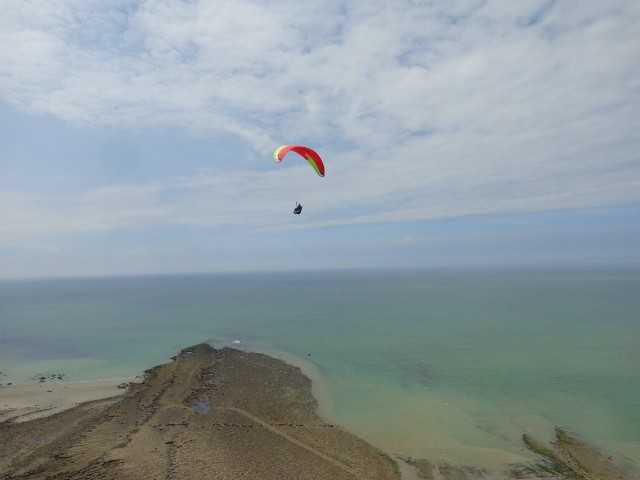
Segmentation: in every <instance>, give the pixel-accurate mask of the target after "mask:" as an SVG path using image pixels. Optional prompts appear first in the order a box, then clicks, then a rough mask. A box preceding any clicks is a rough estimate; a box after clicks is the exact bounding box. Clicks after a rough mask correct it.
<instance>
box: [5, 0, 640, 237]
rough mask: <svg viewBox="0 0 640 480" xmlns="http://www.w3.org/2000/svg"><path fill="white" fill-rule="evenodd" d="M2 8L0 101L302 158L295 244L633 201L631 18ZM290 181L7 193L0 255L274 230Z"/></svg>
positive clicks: (340, 7)
mask: <svg viewBox="0 0 640 480" xmlns="http://www.w3.org/2000/svg"><path fill="white" fill-rule="evenodd" d="M0 9H2V11H3V12H6V13H4V14H3V17H2V20H0V22H1V23H0V41H1V42H2V44H3V45H5V46H10V48H3V49H1V50H0V98H1V99H3V100H4V101H6V102H9V103H11V104H13V105H16V106H18V107H19V108H23V109H28V110H31V111H36V112H47V113H51V114H53V115H55V116H57V117H59V118H62V119H64V120H67V121H70V122H74V123H78V124H83V125H92V126H96V125H97V126H99V125H110V126H119V127H122V128H127V127H135V128H137V129H143V128H145V127H148V126H157V125H162V126H170V127H175V128H177V129H186V130H190V131H193V132H197V133H198V134H200V135H220V134H221V133H227V134H231V135H237V136H240V137H242V138H244V139H245V140H246V141H248V142H249V143H251V145H253V146H254V148H255V149H256V151H257V152H258V154H257V156H260V157H262V156H268V155H270V152H271V150H272V149H273V147H274V146H277V145H278V144H279V143H280V142H285V141H296V142H297V141H305V142H310V143H312V144H314V145H316V146H317V147H318V148H319V149H320V150H321V151H322V153H323V155H324V156H325V157H326V158H327V160H328V165H327V171H328V173H327V178H325V179H322V180H321V183H320V182H316V183H309V184H305V188H304V193H305V195H306V198H308V199H310V200H307V201H311V204H312V205H313V207H314V208H315V209H316V211H317V213H318V217H317V218H318V220H317V221H316V222H315V223H309V224H305V225H316V226H323V225H340V224H354V223H362V222H389V221H409V220H420V219H432V218H441V217H447V216H457V215H467V214H475V213H495V212H517V211H535V210H549V209H555V208H567V207H572V208H581V207H590V206H599V205H613V204H625V203H633V202H638V201H640V193H639V192H640V188H638V187H639V186H640V185H639V183H640V155H639V154H638V152H639V151H640V137H638V135H637V131H638V129H639V128H640V80H639V79H640V49H638V47H637V45H638V39H639V38H640V27H638V25H640V7H639V6H638V5H636V4H635V3H634V2H628V1H624V0H619V1H612V2H606V3H603V2H595V1H586V2H580V4H578V5H577V4H575V3H574V2H565V1H555V2H550V1H542V0H541V1H537V2H529V3H527V4H522V3H514V2H506V1H498V0H494V1H484V2H483V1H460V2H453V3H449V4H447V5H446V6H444V5H443V4H441V3H439V2H414V1H410V0H406V1H405V0H403V1H395V2H382V1H380V2H371V1H366V2H365V1H361V2H357V1H356V2H348V3H340V2H329V3H326V2H315V1H312V2H294V1H283V2H276V3H274V2H261V1H243V2H233V1H191V2H176V1H168V0H148V1H139V2H137V1H133V0H119V1H116V2H106V3H105V2H101V1H97V0H94V1H86V0H55V1H44V0H42V1H37V0H32V1H21V2H15V1H11V0H0ZM221 161H222V160H221ZM223 161H224V162H228V161H229V160H228V159H223ZM292 171H295V169H293V170H292ZM278 173H280V172H279V171H278ZM293 175H294V176H295V173H294V174H293ZM286 181H288V179H283V177H282V176H281V175H276V174H272V173H270V172H261V171H256V172H253V171H244V170H240V171H235V172H231V171H228V170H225V172H224V174H222V173H221V171H220V170H216V167H215V165H214V166H213V167H212V170H211V171H209V172H200V173H198V172H185V175H184V178H182V179H179V180H178V181H177V185H167V184H164V183H161V182H159V183H154V182H149V183H146V184H142V185H124V186H122V185H120V186H118V185H114V186H113V187H112V188H111V189H109V190H105V189H103V190H99V191H96V190H91V189H90V188H89V187H87V188H86V189H85V193H83V194H75V196H74V195H71V194H70V195H69V196H67V197H64V198H58V199H49V198H44V197H42V196H40V195H39V193H38V192H13V193H12V192H7V193H6V194H5V196H6V197H7V201H10V202H12V204H14V203H17V205H16V207H15V208H16V210H15V211H16V212H20V215H17V214H14V213H9V214H7V213H4V212H3V213H4V215H8V216H9V217H10V218H5V222H4V229H5V234H4V235H8V237H7V236H4V238H5V240H6V239H7V238H11V237H12V236H15V238H16V241H18V237H19V238H23V237H24V235H21V234H18V233H15V232H25V231H29V234H30V235H34V234H36V233H39V234H42V235H46V234H48V233H53V232H59V233H65V232H72V231H85V230H91V229H101V228H104V229H117V228H130V227H131V226H134V225H138V226H140V225H145V224H149V225H152V224H162V223H166V224H189V225H194V226H200V227H210V228H229V226H233V227H234V228H240V227H242V226H243V225H251V226H253V228H272V229H278V228H290V227H289V226H288V225H285V224H284V223H283V221H281V220H279V217H278V212H279V209H281V208H284V205H281V203H280V202H282V200H281V197H280V196H279V195H278V193H279V192H282V191H283V190H286V189H287V188H288V187H287V184H286V183H284V182H286ZM198 182H204V183H208V184H209V188H208V189H206V190H203V189H200V188H198V187H197V185H196V184H197V183H198ZM256 199H260V201H257V200H256ZM316 199H317V200H316ZM287 201H289V199H287ZM314 202H316V204H315V205H314ZM78 205H82V206H81V207H80V206H78ZM344 205H349V206H350V208H349V209H344ZM194 206H195V208H194ZM286 208H288V207H286ZM210 212H215V213H213V214H211V213H210ZM246 212H249V213H246ZM70 213H71V214H70ZM24 218H27V219H28V220H27V221H25V222H24V223H25V224H27V225H28V226H26V227H24V228H21V227H20V226H19V224H18V222H20V221H21V220H19V219H24ZM25 229H26V230H25ZM9 232H14V233H11V234H10V233H9ZM7 241H8V240H7Z"/></svg>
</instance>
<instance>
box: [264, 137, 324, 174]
mask: <svg viewBox="0 0 640 480" xmlns="http://www.w3.org/2000/svg"><path fill="white" fill-rule="evenodd" d="M289 151H293V152H296V153H297V154H298V155H300V156H301V157H302V158H304V159H306V160H307V162H309V165H311V166H312V167H313V169H314V170H315V171H316V173H317V174H318V175H320V176H321V177H324V163H322V159H321V158H320V155H318V154H317V153H316V152H315V151H313V150H311V149H310V148H309V147H303V146H301V145H283V146H282V147H279V148H277V149H276V151H275V152H273V159H274V160H275V161H276V162H278V163H281V162H282V160H283V159H284V156H285V155H286V154H287V153H288V152H289Z"/></svg>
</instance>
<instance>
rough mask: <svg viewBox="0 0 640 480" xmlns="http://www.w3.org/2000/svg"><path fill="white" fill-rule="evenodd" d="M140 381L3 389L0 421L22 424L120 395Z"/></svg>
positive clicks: (56, 382)
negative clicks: (83, 404) (127, 386)
mask: <svg viewBox="0 0 640 480" xmlns="http://www.w3.org/2000/svg"><path fill="white" fill-rule="evenodd" d="M140 381H142V378H141V377H137V378H136V377H130V378H115V379H106V380H92V381H66V380H54V381H50V382H44V383H37V384H33V385H18V386H16V385H9V386H4V387H1V388H0V422H4V421H7V420H11V421H13V422H24V421H27V420H32V419H34V418H41V417H43V416H46V415H52V414H54V413H58V412H62V411H63V410H66V409H68V408H71V407H74V406H76V405H79V404H81V403H84V402H90V401H92V400H100V399H104V398H111V397H115V396H118V395H122V394H123V393H124V388H123V387H125V386H126V385H128V384H129V383H132V382H134V383H137V382H140Z"/></svg>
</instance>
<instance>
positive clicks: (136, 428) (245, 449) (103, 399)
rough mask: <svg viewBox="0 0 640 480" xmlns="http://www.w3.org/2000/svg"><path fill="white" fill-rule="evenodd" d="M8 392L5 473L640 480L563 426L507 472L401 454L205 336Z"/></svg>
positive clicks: (284, 374)
mask: <svg viewBox="0 0 640 480" xmlns="http://www.w3.org/2000/svg"><path fill="white" fill-rule="evenodd" d="M0 395H1V397H2V401H0V409H1V410H2V411H0V415H1V416H0V419H2V423H0V475H1V476H2V478H20V479H44V478H51V479H116V478H117V479H132V480H133V479H145V480H149V479H203V478H207V479H300V480H306V479H309V480H311V479H335V480H341V479H371V480H378V479H380V480H386V479H400V478H402V479H403V480H417V479H432V480H473V479H485V480H486V479H506V478H522V479H541V478H545V479H574V480H575V479H584V480H592V479H599V480H614V479H615V480H620V479H628V480H634V479H640V475H638V473H637V471H636V470H631V469H630V468H629V466H628V465H621V464H620V463H618V462H617V461H616V460H615V459H613V458H612V457H610V456H605V455H603V454H601V453H600V452H598V451H596V450H595V449H593V448H592V447H591V446H589V445H588V444H586V443H585V442H583V441H581V440H580V439H578V438H576V437H575V436H572V435H570V434H569V433H568V432H566V431H564V430H558V431H557V436H556V441H555V442H554V443H553V444H551V445H548V446H547V445H544V444H541V443H539V442H537V441H536V440H535V439H533V438H531V437H528V436H524V437H523V448H524V447H526V448H529V449H530V450H531V451H533V452H535V453H536V454H537V455H538V456H539V461H538V462H535V463H533V464H531V465H514V466H511V467H510V468H508V469H505V471H504V472H499V473H498V472H486V471H484V470H482V469H480V468H478V467H475V466H464V465H463V466H461V465H449V464H442V463H440V464H439V463H435V462H430V461H429V460H427V459H410V458H405V459H401V458H400V457H396V456H393V455H389V454H386V453H384V452H381V451H379V450H377V449H376V448H374V447H372V446H371V445H369V444H368V443H366V442H365V441H363V440H362V439H360V438H358V437H356V436H354V435H352V434H350V433H349V432H347V431H345V430H344V429H342V428H340V427H339V426H338V425H335V424H332V423H328V422H326V421H325V420H323V419H322V418H321V417H320V416H318V414H317V413H316V412H317V408H318V405H317V402H316V399H315V398H314V397H313V395H312V390H311V381H310V380H309V378H308V377H306V376H305V375H303V373H302V372H301V370H300V369H299V368H298V367H295V366H292V365H290V364H287V363H285V362H283V361H281V360H278V359H275V358H272V357H269V356H266V355H263V354H258V353H247V352H243V351H240V350H235V349H231V348H225V349H222V350H215V349H213V348H211V347H210V346H208V345H205V344H203V345H197V346H194V347H190V348H188V349H185V350H183V351H182V352H181V353H180V355H178V356H177V357H175V358H174V359H173V361H171V362H169V363H167V364H164V365H160V366H157V367H155V368H153V369H151V370H149V371H147V372H146V373H145V375H144V378H140V379H137V380H136V382H128V383H125V384H123V383H120V382H116V381H111V382H108V381H107V382H86V383H85V384H79V385H78V384H73V385H72V384H65V383H64V382H62V383H56V384H44V385H33V386H29V387H12V388H11V389H6V388H3V389H2V390H0ZM65 395H66V396H65ZM88 399H92V400H91V401H84V400H88ZM81 401H82V402H83V403H79V402H81ZM34 402H37V403H34ZM47 402H49V403H47ZM78 403H79V404H78ZM3 405H4V407H3ZM74 405H75V406H74ZM53 412H56V413H54V414H52V413H53ZM44 415H46V416H44Z"/></svg>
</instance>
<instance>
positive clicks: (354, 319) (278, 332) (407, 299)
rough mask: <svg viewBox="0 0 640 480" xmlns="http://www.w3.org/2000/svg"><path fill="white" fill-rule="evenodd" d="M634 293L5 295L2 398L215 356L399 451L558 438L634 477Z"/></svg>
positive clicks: (460, 284)
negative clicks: (572, 437) (277, 382)
mask: <svg viewBox="0 0 640 480" xmlns="http://www.w3.org/2000/svg"><path fill="white" fill-rule="evenodd" d="M639 293H640V270H637V269H636V270H634V269H528V270H525V269H521V270H516V269H510V270H509V269H504V270H490V269H483V270H431V271H426V270H425V271H418V270H414V271H400V270H397V271H395V270H385V271H382V270H380V271H373V270H372V271H331V272H297V273H273V274H266V273H263V274H248V273H247V274H225V275H201V276H167V277H139V278H102V279H82V280H41V281H19V282H2V283H0V321H1V323H0V371H2V376H0V383H7V382H13V383H15V384H20V383H28V382H31V381H34V380H35V378H37V377H38V376H40V375H46V374H52V373H64V374H66V375H67V376H69V377H70V378H72V379H74V378H75V379H96V378H113V377H125V376H130V375H136V374H139V373H141V372H142V371H143V370H144V369H146V368H148V367H150V366H152V365H155V364H158V363H161V362H164V361H166V360H167V359H168V358H169V357H171V356H172V355H174V354H176V353H177V352H178V351H179V350H180V349H181V348H183V347H185V346H188V345H191V344H194V343H198V342H202V341H213V342H214V343H216V344H218V345H221V344H225V343H226V344H233V345H236V346H243V347H245V348H252V349H257V350H261V351H264V352H267V353H271V354H273V355H282V356H285V357H286V358H292V357H293V358H295V359H298V360H299V361H300V362H306V363H307V364H309V365H311V366H312V367H313V369H311V370H310V372H311V374H312V375H314V378H315V380H316V382H317V383H318V384H320V383H322V385H324V387H325V388H324V390H323V392H322V393H319V395H320V397H321V401H322V403H323V410H322V411H323V414H325V415H326V416H331V417H333V419H335V420H336V421H338V422H340V423H341V424H342V425H344V426H345V427H346V428H348V429H350V430H352V431H353V432H354V433H356V434H358V435H360V436H362V437H364V438H366V439H367V440H369V441H370V442H372V443H373V444H375V445H377V446H379V447H381V448H384V449H386V450H388V451H390V452H394V453H399V454H404V455H411V456H424V457H428V458H432V459H439V460H447V461H451V462H455V463H476V464H482V465H485V466H488V467H491V466H498V465H504V464H506V463H512V462H518V461H522V460H523V459H525V460H526V459H527V458H531V457H530V456H529V454H528V453H527V452H525V451H523V450H522V446H521V442H520V438H521V435H522V433H524V432H530V433H532V434H534V435H536V436H537V437H539V438H540V439H542V440H550V439H551V438H552V434H553V427H554V425H558V424H560V425H563V426H565V428H567V429H569V430H571V431H573V432H576V433H577V434H579V435H580V436H582V437H584V438H585V439H587V440H588V441H591V442H592V443H594V444H595V445H596V446H598V447H600V448H602V449H604V450H605V451H607V452H609V453H613V454H615V455H616V456H618V457H621V458H626V459H628V460H629V461H631V462H633V463H635V464H636V465H639V464H640V380H639V379H640V295H639ZM233 342H236V343H233ZM237 342H240V343H237ZM0 396H1V390H0Z"/></svg>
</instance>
